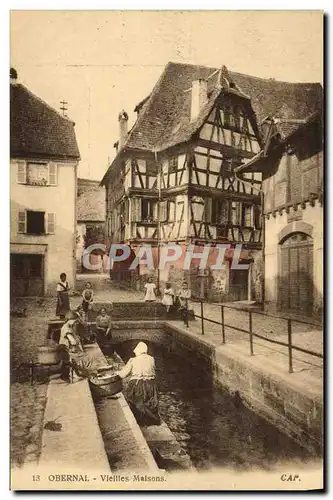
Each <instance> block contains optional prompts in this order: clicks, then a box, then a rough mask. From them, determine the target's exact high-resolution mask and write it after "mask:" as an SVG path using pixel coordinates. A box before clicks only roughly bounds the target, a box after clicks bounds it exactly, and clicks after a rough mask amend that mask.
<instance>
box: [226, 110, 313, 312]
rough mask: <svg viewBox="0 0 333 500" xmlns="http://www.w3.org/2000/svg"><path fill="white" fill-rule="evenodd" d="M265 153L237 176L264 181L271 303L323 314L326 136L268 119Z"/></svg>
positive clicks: (299, 123)
mask: <svg viewBox="0 0 333 500" xmlns="http://www.w3.org/2000/svg"><path fill="white" fill-rule="evenodd" d="M265 124H266V127H267V129H268V130H269V134H268V137H267V140H266V141H265V142H266V144H265V148H264V150H262V151H260V153H259V154H258V155H256V156H255V157H254V158H253V159H252V160H250V161H249V162H248V163H247V164H245V165H242V166H241V167H239V168H238V169H237V171H236V173H237V175H239V176H241V175H243V174H244V173H247V174H248V173H249V172H254V171H255V172H260V173H261V174H262V176H263V193H264V210H263V212H264V218H265V235H266V238H265V239H266V244H265V259H264V262H265V302H266V304H267V306H273V308H277V309H278V310H281V311H292V312H298V313H301V314H306V315H311V314H314V315H319V316H320V315H321V313H322V308H323V206H322V201H323V200H322V198H323V141H322V138H323V130H322V126H323V124H322V113H321V112H320V110H318V111H317V112H315V113H313V114H311V115H310V116H309V117H308V119H306V120H288V119H287V120H282V121H281V120H280V119H274V118H273V117H271V118H270V117H267V118H266V120H265Z"/></svg>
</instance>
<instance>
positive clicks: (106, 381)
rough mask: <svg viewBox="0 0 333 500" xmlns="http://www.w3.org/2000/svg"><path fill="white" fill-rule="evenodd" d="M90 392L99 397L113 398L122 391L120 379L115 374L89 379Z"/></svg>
mask: <svg viewBox="0 0 333 500" xmlns="http://www.w3.org/2000/svg"><path fill="white" fill-rule="evenodd" d="M89 383H90V387H91V390H92V392H93V393H94V394H95V395H96V396H99V397H107V396H113V395H114V394H117V393H118V392H121V391H122V390H123V384H122V379H121V378H120V377H119V375H115V374H110V373H107V374H105V373H104V374H101V375H99V376H98V377H94V378H91V379H89Z"/></svg>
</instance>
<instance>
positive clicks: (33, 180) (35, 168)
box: [17, 161, 57, 186]
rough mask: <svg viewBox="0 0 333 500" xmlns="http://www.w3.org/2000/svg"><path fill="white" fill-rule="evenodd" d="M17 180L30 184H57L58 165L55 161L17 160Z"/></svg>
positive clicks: (20, 182)
mask: <svg viewBox="0 0 333 500" xmlns="http://www.w3.org/2000/svg"><path fill="white" fill-rule="evenodd" d="M17 182H18V183H19V184H28V185H29V186H56V185H57V165H56V164H55V163H52V162H50V163H33V162H25V161H18V162H17Z"/></svg>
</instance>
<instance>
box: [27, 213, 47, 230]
mask: <svg viewBox="0 0 333 500" xmlns="http://www.w3.org/2000/svg"><path fill="white" fill-rule="evenodd" d="M27 234H37V235H38V234H45V212H35V211H32V210H27Z"/></svg>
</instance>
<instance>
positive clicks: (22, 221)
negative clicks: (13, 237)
mask: <svg viewBox="0 0 333 500" xmlns="http://www.w3.org/2000/svg"><path fill="white" fill-rule="evenodd" d="M18 233H24V234H30V235H37V236H38V235H42V234H54V233H55V214H54V213H45V212H39V211H35V210H26V211H22V212H19V213H18Z"/></svg>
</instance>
